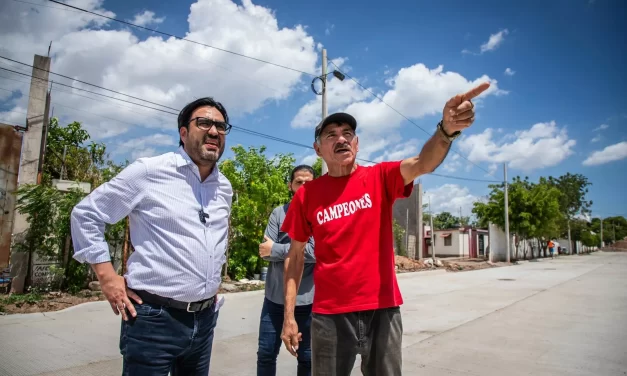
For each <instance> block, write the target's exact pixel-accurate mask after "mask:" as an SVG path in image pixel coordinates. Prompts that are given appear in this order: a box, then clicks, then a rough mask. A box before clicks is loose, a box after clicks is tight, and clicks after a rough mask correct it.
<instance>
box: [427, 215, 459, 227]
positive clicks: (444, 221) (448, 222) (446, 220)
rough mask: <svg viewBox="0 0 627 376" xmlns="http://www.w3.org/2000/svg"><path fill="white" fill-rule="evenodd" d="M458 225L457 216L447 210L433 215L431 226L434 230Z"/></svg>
mask: <svg viewBox="0 0 627 376" xmlns="http://www.w3.org/2000/svg"><path fill="white" fill-rule="evenodd" d="M458 226H459V218H458V217H455V216H454V215H452V214H451V213H449V212H442V213H439V214H436V215H434V216H433V227H435V229H436V230H446V229H449V228H455V227H458Z"/></svg>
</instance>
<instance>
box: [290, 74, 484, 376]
mask: <svg viewBox="0 0 627 376" xmlns="http://www.w3.org/2000/svg"><path fill="white" fill-rule="evenodd" d="M489 86H490V85H489V84H488V83H484V84H481V85H479V86H477V87H475V88H473V89H471V90H470V91H468V92H467V93H465V94H460V95H456V96H454V97H453V98H451V99H450V100H449V101H448V102H447V103H446V104H445V105H444V110H443V117H442V120H441V121H440V122H439V123H438V124H437V125H436V127H435V128H436V129H435V132H434V134H433V136H432V137H431V138H430V139H429V140H428V141H427V142H426V143H425V144H424V146H423V147H422V150H421V152H420V154H419V155H415V156H413V157H410V158H407V159H405V160H402V161H400V160H399V161H393V162H381V163H377V164H375V165H373V166H360V165H358V164H357V163H356V162H355V160H356V157H357V152H358V151H359V146H360V145H359V142H358V136H357V134H356V128H357V120H356V119H355V118H354V117H353V116H351V115H349V114H346V113H335V114H332V115H329V116H328V117H326V118H324V119H322V121H321V122H320V123H319V124H318V126H317V127H316V129H315V134H314V137H315V140H314V144H313V147H314V149H315V150H316V154H317V155H318V156H320V157H322V159H323V160H324V162H325V163H326V164H327V166H328V171H329V172H328V174H325V175H323V176H321V177H319V178H317V179H316V180H313V181H311V182H310V183H307V184H306V185H304V186H303V187H302V188H301V189H299V190H298V191H297V192H296V194H295V195H294V198H293V200H292V202H291V203H290V207H289V210H288V212H287V215H286V217H285V221H284V223H283V226H282V228H281V229H282V230H283V231H285V232H286V233H287V234H288V235H289V237H290V238H291V239H292V241H291V246H290V249H289V254H288V256H287V259H286V260H285V274H286V275H285V319H284V322H283V333H282V335H281V337H282V339H283V342H284V343H285V347H286V348H287V350H288V351H289V352H290V353H291V354H292V355H294V356H296V355H297V353H298V350H299V349H300V346H301V343H302V342H303V341H304V337H305V335H306V334H307V333H305V332H304V331H302V330H300V328H299V326H298V323H297V321H296V318H295V315H294V311H295V308H296V301H297V295H298V294H297V292H298V289H299V286H300V283H301V278H302V274H303V266H304V264H305V246H306V244H307V242H308V239H309V238H310V237H311V236H313V237H314V239H315V242H316V249H315V253H316V266H315V273H314V276H315V286H316V290H315V294H314V301H313V313H312V321H311V358H312V374H313V375H314V376H328V375H333V376H349V375H351V374H352V371H353V367H354V363H355V360H356V357H357V355H358V354H359V355H361V371H362V373H363V374H364V375H376V376H399V375H401V368H402V352H403V348H402V336H403V324H402V319H401V311H400V305H401V304H402V303H403V298H402V296H401V292H400V289H399V287H398V282H397V279H396V274H395V264H394V250H393V231H392V208H393V205H394V202H395V200H396V199H398V198H402V197H409V196H410V194H411V192H412V189H413V186H414V180H415V179H416V178H418V177H419V176H421V175H423V174H427V173H430V172H432V171H434V170H435V169H436V168H437V167H438V166H439V165H440V164H441V163H442V161H443V160H444V158H445V157H446V155H447V153H448V151H449V149H450V147H451V144H452V142H453V140H454V139H455V138H456V137H458V136H459V135H460V134H461V131H462V130H463V129H465V128H466V127H468V126H470V125H471V124H472V123H473V122H474V119H475V112H474V107H475V106H474V104H473V103H472V101H471V100H472V99H473V98H475V97H476V96H478V95H479V94H481V93H482V92H483V91H485V90H486V89H488V87H489ZM386 126H387V125H386V124H385V119H383V120H382V121H381V129H382V131H383V132H384V133H385V131H386V130H387V128H386ZM366 146H367V145H366Z"/></svg>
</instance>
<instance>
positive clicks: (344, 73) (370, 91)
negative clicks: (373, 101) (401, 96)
mask: <svg viewBox="0 0 627 376" xmlns="http://www.w3.org/2000/svg"><path fill="white" fill-rule="evenodd" d="M329 62H330V63H331V64H333V65H334V66H335V68H337V70H338V71H340V72H341V73H342V74H343V75H345V76H346V77H348V78H350V79H351V80H353V81H354V82H355V83H356V84H357V85H359V87H361V88H362V89H363V90H365V91H367V92H368V93H370V94H371V95H372V96H374V97H375V98H377V99H378V100H379V101H381V103H383V104H384V105H386V106H388V107H389V108H390V109H391V110H392V111H394V112H396V113H397V114H399V115H400V116H401V117H403V118H404V119H405V120H407V121H408V122H410V123H412V124H413V125H415V126H416V127H418V129H420V130H421V131H423V132H425V133H426V134H428V135H429V136H431V134H432V132H429V131H427V130H426V129H424V128H423V127H421V126H420V125H418V124H416V123H415V122H414V121H413V120H411V119H410V118H408V117H407V116H405V115H403V114H402V113H401V112H400V111H399V110H397V109H396V108H394V107H392V106H391V105H390V104H388V103H387V102H386V101H384V100H383V98H381V97H379V96H378V95H377V94H375V93H373V92H372V90H370V89H368V88H367V87H365V86H364V85H362V84H361V83H360V82H359V81H357V80H356V79H355V78H353V77H351V76H350V75H348V74H346V72H343V71H342V70H340V67H338V66H337V65H336V64H335V63H334V62H333V60H332V59H329ZM451 150H453V152H454V153H456V154H458V155H459V156H460V157H462V158H464V159H465V160H467V161H468V162H470V163H471V164H473V165H474V166H475V167H477V168H479V169H481V170H483V171H485V172H487V173H488V175H490V176H494V172H492V173H490V171H488V170H486V169H485V168H483V167H481V166H479V165H478V164H476V163H474V162H473V161H471V160H470V159H468V158H467V157H466V156H465V155H463V154H462V153H460V152H458V151H457V150H455V149H453V148H451Z"/></svg>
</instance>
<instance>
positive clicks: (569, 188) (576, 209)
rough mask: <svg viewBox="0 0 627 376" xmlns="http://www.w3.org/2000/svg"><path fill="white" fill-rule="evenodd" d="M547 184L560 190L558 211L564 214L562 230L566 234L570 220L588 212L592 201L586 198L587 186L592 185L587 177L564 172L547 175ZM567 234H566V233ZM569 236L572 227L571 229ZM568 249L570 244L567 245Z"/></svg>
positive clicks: (570, 223)
mask: <svg viewBox="0 0 627 376" xmlns="http://www.w3.org/2000/svg"><path fill="white" fill-rule="evenodd" d="M548 184H550V185H552V186H554V187H556V188H557V189H559V191H560V192H561V195H560V199H559V204H560V211H561V212H562V214H563V215H564V218H565V221H563V223H564V225H565V226H563V228H562V232H564V233H566V234H568V227H569V226H571V225H572V220H573V218H574V217H575V215H577V214H588V213H589V212H590V207H591V206H592V201H588V200H586V194H587V193H588V186H590V185H592V183H590V182H589V181H588V178H587V177H585V176H584V175H582V174H571V173H566V175H562V176H560V177H559V178H553V177H549V179H548ZM566 236H567V235H566ZM571 238H572V239H574V240H576V239H575V238H573V236H572V229H571ZM568 248H569V249H570V248H572V245H569V247H568Z"/></svg>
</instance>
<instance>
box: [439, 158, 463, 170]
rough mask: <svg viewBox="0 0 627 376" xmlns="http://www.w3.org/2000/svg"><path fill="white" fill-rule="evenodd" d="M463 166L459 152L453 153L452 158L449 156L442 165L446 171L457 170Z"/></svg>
mask: <svg viewBox="0 0 627 376" xmlns="http://www.w3.org/2000/svg"><path fill="white" fill-rule="evenodd" d="M449 155H450V154H449ZM461 166H462V163H461V161H460V160H459V154H453V155H452V156H451V157H450V158H447V159H446V160H445V162H444V164H443V165H442V169H443V170H444V171H446V172H450V173H453V172H456V171H457V170H459V168H460V167H461Z"/></svg>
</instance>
